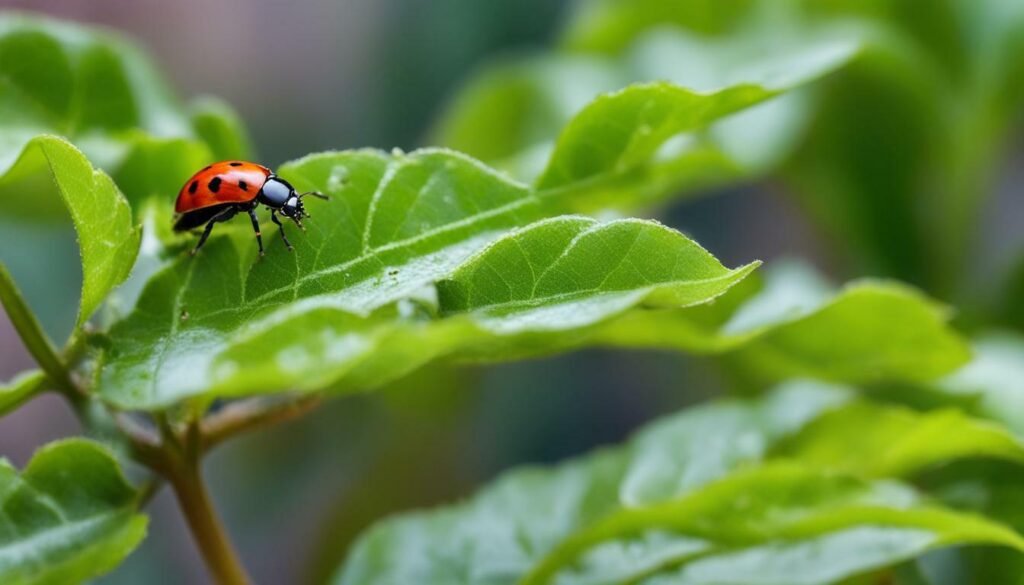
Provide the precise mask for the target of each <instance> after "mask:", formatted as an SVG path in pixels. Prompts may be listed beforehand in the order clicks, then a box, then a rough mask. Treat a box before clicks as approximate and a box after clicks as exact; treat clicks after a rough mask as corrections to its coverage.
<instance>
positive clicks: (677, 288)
mask: <svg viewBox="0 0 1024 585" xmlns="http://www.w3.org/2000/svg"><path fill="white" fill-rule="evenodd" d="M757 264H758V263H754V264H750V265H747V266H745V267H742V268H738V269H736V270H728V269H726V268H725V267H723V266H722V265H721V264H719V263H718V260H716V259H715V257H714V256H712V255H711V254H710V253H708V252H707V251H706V250H704V249H703V248H701V247H700V246H699V245H697V244H696V243H694V242H693V241H691V240H689V239H688V238H686V237H685V236H683V235H682V234H680V233H679V232H677V231H675V230H672V229H670V228H667V227H664V226H662V225H660V224H657V223H653V222H648V221H643V220H619V221H612V222H608V223H601V222H598V221H596V220H593V219H589V218H584V217H561V218H555V219H551V220H547V221H541V222H538V223H535V224H533V225H531V226H530V227H528V228H525V229H524V230H522V231H519V232H516V233H514V234H512V235H510V236H508V237H505V238H502V239H500V240H498V241H497V242H495V243H494V244H492V245H491V246H490V247H488V248H487V249H486V250H484V251H483V252H481V253H480V254H478V255H477V256H475V257H473V258H471V259H470V260H468V261H467V262H465V263H464V264H462V265H461V266H460V267H459V268H458V269H457V270H455V271H454V272H453V273H452V274H451V275H450V276H449V277H448V278H446V279H445V280H443V281H442V282H441V283H439V286H438V298H439V304H440V306H441V309H442V310H443V311H446V312H465V311H473V312H474V315H475V317H476V318H477V320H478V321H480V322H482V323H483V324H484V325H485V326H487V325H491V326H492V327H493V328H494V329H495V330H497V331H501V332H505V333H507V332H511V331H515V330H516V329H517V328H518V327H523V328H526V329H529V328H540V329H548V328H560V324H561V323H565V322H566V321H569V322H575V323H577V324H583V323H585V324H590V323H594V322H596V321H598V320H601V319H603V318H606V315H608V314H614V313H613V312H612V311H609V310H608V309H606V308H605V307H609V308H610V307H614V306H618V305H622V306H636V305H638V304H641V303H642V304H644V305H645V306H648V307H686V306H690V305H694V304H700V303H704V302H707V301H708V300H710V299H713V298H715V297H717V296H718V295H720V294H722V293H723V292H725V291H726V290H727V289H729V288H730V287H731V286H732V285H733V284H735V283H736V282H738V281H740V280H742V279H743V277H745V276H746V275H747V274H749V273H750V272H751V270H753V269H754V268H755V267H756V266H757Z"/></svg>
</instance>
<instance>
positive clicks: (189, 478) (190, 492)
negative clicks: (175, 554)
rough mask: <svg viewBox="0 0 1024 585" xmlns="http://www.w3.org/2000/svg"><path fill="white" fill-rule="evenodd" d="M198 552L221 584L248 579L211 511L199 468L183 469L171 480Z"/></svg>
mask: <svg viewBox="0 0 1024 585" xmlns="http://www.w3.org/2000/svg"><path fill="white" fill-rule="evenodd" d="M171 485H172V486H173V487H174V493H175V495H176V496H177V497H178V504H179V505H180V506H181V509H182V511H183V512H184V514H185V519H186V520H187V521H188V527H189V529H190V530H191V531H192V536H193V537H194V538H195V539H196V544H197V545H198V546H199V552H200V553H202V555H203V560H205V561H206V566H207V568H209V570H210V572H211V573H212V574H213V578H214V580H215V581H216V582H217V583H220V584H221V585H245V584H247V583H249V577H248V575H246V573H245V569H244V568H243V567H242V563H241V561H239V559H238V555H237V553H235V549H234V547H232V545H231V540H230V538H229V537H228V535H227V531H225V530H224V525H223V524H221V522H220V519H219V518H218V516H217V512H216V510H214V509H213V502H212V501H211V500H210V494H209V492H208V491H207V490H206V485H205V484H204V483H203V479H202V477H201V475H200V472H199V467H198V465H196V466H192V467H191V468H190V469H186V470H183V473H180V474H178V475H176V476H175V477H174V478H173V479H172V480H171Z"/></svg>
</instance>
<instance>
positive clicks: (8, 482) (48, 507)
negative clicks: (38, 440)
mask: <svg viewBox="0 0 1024 585" xmlns="http://www.w3.org/2000/svg"><path fill="white" fill-rule="evenodd" d="M0 498H2V503H3V506H2V507H3V510H4V514H3V515H2V516H0V581H3V582H4V583H11V584H12V585H14V584H17V585H28V584H44V583H81V582H83V581H86V580H89V579H92V578H95V577H98V576H99V575H102V574H103V573H106V572H107V571H109V570H111V569H113V568H114V567H116V566H117V565H118V564H119V563H120V562H121V561H122V560H124V558H125V557H126V556H127V555H128V553H130V552H131V551H132V549H134V548H135V547H136V546H137V545H138V544H139V542H140V541H141V540H142V538H143V537H144V536H145V533H146V517H145V516H142V515H141V514H137V513H135V506H136V503H137V502H136V494H135V491H134V490H133V489H132V487H131V486H130V485H128V482H127V481H126V480H125V478H124V475H122V473H121V470H120V469H119V468H118V465H117V461H116V460H115V459H114V457H113V456H112V455H111V454H110V453H109V452H108V451H107V450H106V449H105V448H103V447H101V446H99V445H98V444H97V443H93V442H91V441H86V440H82V439H70V440H65V441H59V442H56V443H51V444H49V445H47V446H46V447H43V448H42V449H40V450H39V451H38V452H37V453H36V455H35V456H34V457H33V458H32V460H31V461H30V462H29V464H28V465H27V466H26V467H25V470H24V471H23V472H22V473H21V474H20V475H19V474H18V472H17V470H16V469H14V468H13V467H12V466H11V465H10V464H9V463H7V462H6V461H0Z"/></svg>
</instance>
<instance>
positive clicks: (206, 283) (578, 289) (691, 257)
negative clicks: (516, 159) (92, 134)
mask: <svg viewBox="0 0 1024 585" xmlns="http://www.w3.org/2000/svg"><path fill="white" fill-rule="evenodd" d="M282 173H284V174H285V176H288V177H290V178H293V179H294V180H295V181H296V183H298V184H299V185H300V186H301V187H303V188H306V187H307V186H308V187H310V188H313V187H315V188H319V189H321V190H324V191H325V192H327V193H329V194H331V195H332V196H334V199H333V200H332V201H330V202H326V203H320V204H317V205H316V207H315V208H314V209H313V210H312V213H313V214H314V216H315V219H314V222H313V223H311V227H310V229H309V231H308V232H307V233H306V234H304V235H303V236H302V237H301V240H298V241H297V242H296V251H295V253H294V254H289V253H287V252H285V251H284V250H283V249H282V248H281V247H280V245H279V244H278V243H277V242H275V243H273V244H271V246H270V248H269V249H270V252H271V253H270V254H268V256H267V257H266V258H265V259H264V260H261V261H259V262H253V261H252V259H253V256H254V254H253V253H254V251H255V248H254V246H253V245H252V243H251V239H250V237H245V238H244V240H245V241H244V244H238V243H237V242H233V241H232V240H231V239H229V238H219V239H215V240H213V241H212V242H211V243H210V244H208V245H207V247H206V248H204V249H203V253H202V254H201V255H200V257H198V258H195V259H192V258H182V259H181V260H179V261H177V262H176V263H175V264H174V265H172V266H171V267H169V268H168V269H167V270H165V271H163V272H161V273H159V274H157V275H156V276H155V278H154V279H153V280H152V281H151V282H150V284H149V285H148V286H147V287H146V289H145V291H144V292H143V294H142V296H141V297H140V300H139V305H138V310H137V312H136V314H134V315H132V316H130V317H129V318H128V319H126V320H125V321H123V322H121V323H119V324H117V325H115V327H114V328H113V329H112V330H111V332H110V339H111V342H112V347H111V349H110V350H109V351H108V353H107V360H106V361H107V363H106V366H105V367H104V370H103V374H102V377H101V392H102V393H103V395H104V397H105V398H107V399H108V400H111V401H113V402H116V403H118V404H119V405H122V406H126V407H132V408H156V407H160V406H164V405H167V404H170V403H172V402H174V401H175V400H179V399H182V398H186V397H190V396H196V395H202V394H203V393H204V392H205V393H206V395H207V396H214V395H237V394H239V393H253V392H267V391H275V390H276V391H280V390H284V389H289V388H294V389H301V390H317V389H322V388H324V387H325V386H327V385H329V384H333V383H337V382H339V381H340V379H341V378H342V377H343V376H346V375H348V376H351V379H352V380H350V382H351V383H350V385H349V389H351V387H352V384H355V385H357V386H358V385H362V384H368V385H378V384H380V383H382V382H383V381H386V380H388V379H390V378H393V377H394V376H396V375H399V374H401V373H405V372H407V371H409V369H411V368H414V367H416V366H417V365H419V364H422V363H424V362H425V361H427V360H429V359H433V358H435V357H439V356H443V355H447V354H450V353H454V352H456V351H457V350H458V349H460V348H466V347H471V346H473V345H474V344H475V343H476V342H479V341H481V340H484V339H487V338H488V337H493V333H491V332H489V331H481V330H480V327H478V326H477V324H475V323H473V322H472V321H471V320H469V319H464V318H463V319H458V318H453V319H440V320H438V321H434V320H430V319H426V320H424V319H425V318H426V317H427V316H429V315H430V314H432V313H435V312H437V311H441V312H442V313H452V312H457V311H458V310H459V309H460V307H461V308H463V309H474V308H476V307H475V306H471V305H468V304H466V303H464V302H463V301H461V300H457V299H456V297H457V295H456V294H455V292H456V290H455V289H456V287H459V286H461V287H463V289H466V287H471V288H473V289H474V290H478V288H477V287H479V286H480V283H479V282H477V281H475V280H473V276H474V275H473V274H468V275H467V273H462V272H457V269H458V268H459V266H460V265H462V264H463V263H464V262H466V261H467V260H468V259H469V258H470V257H471V256H472V254H474V253H476V252H478V251H480V250H481V249H483V248H484V247H485V246H487V244H488V243H489V242H492V241H494V240H495V239H497V238H499V237H500V236H501V235H502V234H503V233H505V232H508V231H509V230H512V229H513V228H515V227H517V226H519V225H524V224H528V223H530V222H531V221H533V220H535V219H540V218H542V217H543V216H544V212H545V209H546V208H547V207H548V206H549V205H550V203H549V202H548V200H547V199H546V197H544V196H542V195H539V194H537V193H536V192H533V191H531V190H529V189H528V188H526V187H525V186H522V185H520V184H518V183H515V182H513V181H510V180H508V179H506V178H504V177H501V176H500V175H498V174H496V173H494V172H493V171H491V170H489V169H487V168H486V167H484V166H482V165H480V164H479V163H477V162H476V161H473V160H471V159H467V158H465V157H463V156H460V155H456V154H454V153H450V152H446V151H437V150H427V151H421V152H418V153H413V154H411V155H393V156H390V157H388V156H385V155H383V154H381V153H378V152H372V151H364V152H351V153H339V154H328V155H320V156H315V157H311V158H309V159H306V160H304V161H300V162H299V163H298V164H297V165H295V166H291V167H286V168H285V169H283V170H282ZM585 228H592V229H585ZM577 235H579V236H581V238H580V241H579V244H580V245H579V246H578V247H574V248H571V249H567V248H566V246H568V245H569V244H570V243H571V242H572V240H573V238H575V237H576V236H577ZM508 238H509V239H508V240H506V241H505V243H499V244H496V245H495V247H494V248H491V249H489V250H488V251H487V252H484V253H482V255H481V257H480V258H479V259H476V260H470V265H469V266H471V267H472V266H477V265H479V264H481V263H483V264H486V263H487V262H491V261H492V260H491V258H492V257H494V256H497V255H500V254H503V253H505V252H503V251H504V250H508V249H511V248H516V247H518V246H526V247H528V248H531V249H536V250H540V249H548V250H553V249H555V248H556V247H557V246H559V245H561V246H562V248H561V249H558V250H557V252H558V253H559V254H560V253H562V252H565V257H564V259H563V260H562V262H561V263H559V264H558V265H556V266H553V267H552V269H551V271H550V273H549V275H548V278H547V279H546V280H545V281H544V283H543V287H545V288H541V289H538V290H539V291H540V292H541V293H542V294H543V296H540V297H536V298H533V297H531V298H524V299H522V300H523V301H524V302H523V306H522V307H521V308H522V309H524V310H523V311H521V314H522V315H523V316H529V315H530V314H531V313H529V312H528V311H526V310H525V309H527V308H531V303H532V308H533V309H536V311H535V312H534V313H532V314H533V315H538V314H539V311H542V310H544V309H545V307H544V306H543V305H545V304H546V305H547V307H546V308H547V309H548V310H551V311H553V312H554V313H557V312H558V310H559V309H558V303H559V302H561V303H563V304H564V303H568V302H569V301H573V302H575V303H577V304H582V303H586V302H590V303H591V305H592V309H593V310H592V311H591V312H590V313H588V314H586V315H582V316H581V315H575V314H572V312H571V311H568V310H565V309H566V308H571V305H565V306H564V307H563V310H562V311H561V316H560V318H559V319H557V320H553V321H552V322H551V323H550V324H549V326H548V329H550V330H552V331H553V332H556V333H557V332H558V331H563V332H566V333H567V334H571V333H573V331H574V330H578V329H581V328H583V327H584V326H589V325H592V324H593V323H595V322H596V321H599V320H604V319H608V318H611V317H613V316H615V315H617V314H619V313H621V312H623V311H625V310H627V309H629V308H631V307H633V306H635V305H637V304H639V303H641V302H642V301H645V300H646V301H649V302H651V303H661V304H663V305H666V304H668V305H673V306H680V305H688V304H693V303H698V302H702V301H707V300H710V299H711V298H713V297H715V296H717V295H719V294H721V293H722V292H723V291H724V290H726V289H727V288H728V287H729V286H731V284H732V283H734V282H735V281H736V280H738V279H740V278H742V277H743V276H744V275H745V274H746V273H747V272H749V270H750V269H752V268H753V266H749V267H746V268H743V269H739V270H737V271H728V270H726V269H725V268H723V267H722V266H721V264H719V263H718V261H717V260H715V259H714V258H713V257H712V256H710V255H709V254H707V253H706V252H704V251H703V250H702V249H700V248H699V247H698V246H696V245H695V244H693V243H692V242H690V241H689V240H687V239H686V238H684V237H683V236H681V235H679V234H675V233H673V232H671V231H670V230H667V229H665V228H663V227H661V226H658V225H656V224H653V223H649V222H647V223H645V222H616V223H611V224H605V225H598V224H596V223H595V222H594V221H593V220H587V219H582V218H567V219H563V220H552V221H551V222H549V223H545V224H540V225H539V226H537V228H536V229H528V230H525V231H523V232H519V233H516V234H513V235H510V236H508ZM630 238H635V239H636V242H638V244H639V245H641V246H646V248H644V249H647V250H651V249H652V248H653V246H659V247H661V248H662V249H661V250H660V251H659V252H658V253H657V254H655V253H653V252H652V253H650V254H648V257H646V258H636V257H635V255H634V256H631V257H629V258H628V259H627V258H621V259H620V260H621V261H619V260H616V257H615V256H614V255H609V254H606V253H604V250H605V249H606V248H607V246H608V245H609V244H610V243H612V242H614V241H615V240H616V239H624V241H625V243H626V244H629V240H630ZM238 245H241V246H242V248H241V252H240V251H239V248H238V247H237V246H238ZM623 251H628V250H623ZM542 260H543V259H542V258H537V259H535V260H534V261H535V262H538V264H536V265H535V266H533V268H534V269H535V270H536V271H538V272H540V271H541V270H542V269H543V268H544V266H542V265H541V264H540V263H539V262H541V261H542ZM637 266H642V271H638V270H637V268H636V267H637ZM520 268H523V269H524V270H529V269H530V267H529V266H526V265H520ZM467 270H468V271H472V268H467ZM581 271H583V272H589V273H590V275H591V277H592V278H596V280H593V282H592V283H590V284H589V285H586V283H582V284H584V286H580V284H581V283H577V282H575V281H573V280H572V279H571V278H569V277H568V276H566V275H567V274H573V273H579V274H582V272H581ZM602 271H603V272H602ZM602 274H603V276H602ZM453 275H458V276H456V277H455V280H452V281H451V282H450V283H449V284H448V285H446V286H447V288H446V289H445V292H444V293H442V294H441V296H440V297H438V295H437V294H436V292H435V291H434V288H433V287H434V283H435V282H437V281H440V280H444V279H448V278H451V277H452V276H453ZM605 276H606V277H607V279H605V280H604V282H602V279H604V277H605ZM703 280H707V282H702V281H703ZM453 295H455V296H453ZM410 298H412V299H418V301H417V302H418V303H419V305H418V306H420V307H421V308H422V309H423V310H424V311H425V312H424V313H423V314H422V315H416V313H415V311H413V314H412V315H411V316H402V315H401V314H399V315H396V314H394V312H393V310H392V309H389V306H390V305H393V304H394V303H395V302H397V301H402V300H405V299H410ZM449 305H451V306H449ZM449 309H451V310H449ZM153 315H159V316H160V318H158V319H155V320H154V319H153ZM588 318H589V319H590V320H589V321H588V320H587V319H588ZM507 322H508V323H512V322H514V317H513V316H509V317H508V318H507ZM481 323H482V321H481ZM523 323H524V324H525V323H527V322H526V321H523ZM526 329H528V328H526ZM552 343H554V342H552ZM499 347H500V346H499ZM396 354H397V355H400V356H401V358H397V357H396ZM501 355H503V354H500V353H499V357H500V356H501ZM367 360H369V362H368V363H364V362H367ZM353 380H358V381H359V382H358V384H357V383H356V382H354V381H353Z"/></svg>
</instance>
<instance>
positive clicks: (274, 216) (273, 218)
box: [270, 211, 295, 252]
mask: <svg viewBox="0 0 1024 585" xmlns="http://www.w3.org/2000/svg"><path fill="white" fill-rule="evenodd" d="M270 221H272V222H274V223H276V224H277V228H278V229H279V230H281V239H282V240H284V245H285V246H288V251H289V252H294V251H295V250H294V248H292V243H291V242H289V241H288V236H286V235H284V225H282V224H281V220H279V219H277V212H275V211H271V212H270Z"/></svg>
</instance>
